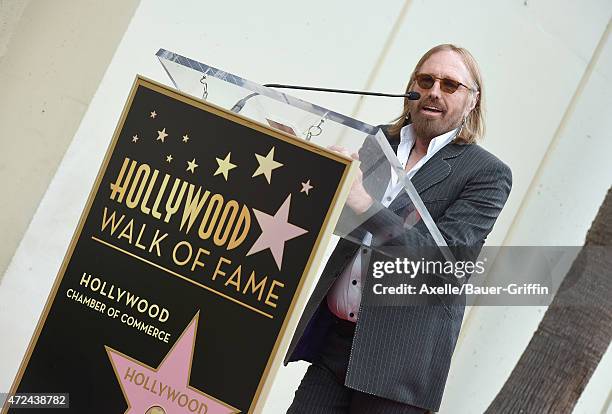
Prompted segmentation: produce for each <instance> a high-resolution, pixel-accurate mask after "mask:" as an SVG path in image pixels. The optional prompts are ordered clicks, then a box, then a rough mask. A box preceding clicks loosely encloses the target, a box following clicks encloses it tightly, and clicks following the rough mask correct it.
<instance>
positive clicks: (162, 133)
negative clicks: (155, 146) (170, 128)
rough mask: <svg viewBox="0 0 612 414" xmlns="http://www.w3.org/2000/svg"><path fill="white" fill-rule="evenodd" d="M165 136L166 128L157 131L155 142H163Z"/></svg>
mask: <svg viewBox="0 0 612 414" xmlns="http://www.w3.org/2000/svg"><path fill="white" fill-rule="evenodd" d="M167 136H168V134H166V128H164V129H162V130H161V131H157V141H161V142H165V141H164V139H165V138H166V137H167Z"/></svg>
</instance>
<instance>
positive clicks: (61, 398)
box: [0, 393, 69, 408]
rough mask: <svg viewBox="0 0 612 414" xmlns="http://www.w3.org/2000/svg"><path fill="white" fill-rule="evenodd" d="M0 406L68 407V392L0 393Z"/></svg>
mask: <svg viewBox="0 0 612 414" xmlns="http://www.w3.org/2000/svg"><path fill="white" fill-rule="evenodd" d="M0 406H2V407H6V408H69V398H68V394H62V393H18V394H8V393H0Z"/></svg>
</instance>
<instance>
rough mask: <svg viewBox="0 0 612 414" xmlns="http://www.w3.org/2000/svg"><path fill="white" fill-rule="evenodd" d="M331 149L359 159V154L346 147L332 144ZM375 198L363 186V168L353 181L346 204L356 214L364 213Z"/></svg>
mask: <svg viewBox="0 0 612 414" xmlns="http://www.w3.org/2000/svg"><path fill="white" fill-rule="evenodd" d="M328 148H329V149H330V150H332V151H335V152H338V153H340V154H342V155H346V156H347V157H350V158H353V159H355V160H359V155H358V154H356V153H353V154H349V152H348V150H347V149H346V148H344V147H340V146H338V145H332V146H331V147H328ZM373 202H374V200H372V197H370V195H369V194H368V192H367V191H366V189H365V187H364V186H363V173H362V172H361V169H359V170H358V171H357V175H356V177H355V180H354V181H353V185H352V186H351V190H350V192H349V195H348V197H347V199H346V204H347V205H348V206H349V207H350V208H351V210H353V211H354V212H355V213H356V214H363V213H365V211H366V210H367V209H368V208H370V206H371V205H372V203H373Z"/></svg>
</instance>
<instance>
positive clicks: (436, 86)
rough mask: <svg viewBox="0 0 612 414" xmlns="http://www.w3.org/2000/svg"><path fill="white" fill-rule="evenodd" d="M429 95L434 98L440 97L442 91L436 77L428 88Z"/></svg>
mask: <svg viewBox="0 0 612 414" xmlns="http://www.w3.org/2000/svg"><path fill="white" fill-rule="evenodd" d="M429 95H430V96H432V97H435V98H440V97H441V96H442V91H441V90H440V80H439V79H436V80H435V81H434V84H433V86H432V87H431V89H430V90H429Z"/></svg>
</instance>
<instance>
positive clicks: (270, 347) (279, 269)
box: [10, 78, 351, 414]
mask: <svg viewBox="0 0 612 414" xmlns="http://www.w3.org/2000/svg"><path fill="white" fill-rule="evenodd" d="M350 166H351V163H350V161H349V160H347V159H345V158H342V157H340V156H338V155H336V154H334V153H331V152H329V151H326V150H323V149H321V148H319V147H316V146H313V145H310V144H308V143H306V142H304V141H302V140H300V139H297V138H295V137H291V136H289V135H287V134H283V133H281V132H278V131H274V130H271V129H269V128H266V127H264V126H262V125H259V124H256V123H252V122H250V121H247V120H246V119H244V118H242V117H240V116H237V115H234V114H232V113H229V112H227V111H224V110H222V109H219V108H216V107H213V106H211V105H208V104H206V103H203V102H201V101H197V100H195V99H192V98H189V97H187V96H184V95H182V94H180V93H178V92H176V91H174V90H170V89H168V88H166V87H164V86H161V85H159V84H156V83H153V82H151V81H148V80H144V79H142V78H137V80H136V82H135V85H134V88H133V89H132V92H131V94H130V98H129V100H128V103H127V105H126V108H125V109H124V112H123V115H122V118H121V120H120V123H119V125H118V127H117V130H116V132H115V136H114V138H113V141H112V143H111V145H110V147H109V150H108V152H107V155H106V158H105V160H104V163H103V165H102V168H101V170H100V173H99V174H98V178H97V180H96V183H95V185H94V188H93V189H92V193H91V195H90V197H89V200H88V202H87V206H86V209H85V211H84V213H83V216H82V218H81V221H80V223H79V227H78V229H77V231H76V233H75V236H74V237H73V240H72V243H71V245H70V249H69V251H68V253H67V256H66V258H65V260H64V263H63V265H62V268H61V269H60V272H59V275H58V277H57V280H56V282H55V284H54V287H53V290H52V292H51V294H50V296H49V299H48V302H47V305H46V307H45V310H44V313H43V315H42V317H41V320H40V322H39V325H38V327H37V329H36V332H35V335H34V338H33V339H32V342H31V344H30V348H29V349H28V352H27V355H26V357H25V358H24V361H23V362H22V365H21V368H20V370H19V373H18V376H17V378H16V380H15V384H14V386H13V389H12V390H11V392H14V393H48V394H50V393H68V394H69V404H70V410H72V411H74V412H79V413H85V412H87V413H97V412H99V413H121V412H133V413H145V412H146V413H150V414H153V413H164V412H165V413H182V412H185V413H208V414H214V413H231V412H251V411H252V410H253V408H254V407H255V405H256V403H257V401H258V399H259V398H260V397H261V390H262V386H263V385H264V384H265V383H266V381H271V380H272V378H271V376H270V375H268V374H269V373H270V371H271V367H272V366H273V365H274V364H276V363H277V361H280V359H282V355H280V354H279V344H280V342H281V339H282V338H283V336H284V335H286V332H285V330H286V329H285V328H286V323H287V321H288V319H289V317H290V316H291V315H292V312H293V308H294V304H295V301H296V299H297V298H298V297H300V295H304V293H303V292H302V290H303V285H304V283H303V282H304V280H305V279H306V277H307V276H308V275H311V274H312V271H313V270H312V268H313V267H315V268H316V266H313V265H315V264H316V263H314V262H315V261H316V260H317V258H319V257H320V255H321V249H323V248H324V246H323V243H322V240H324V239H325V238H326V236H328V235H329V234H330V233H331V229H333V225H334V223H333V221H334V219H333V218H334V217H336V216H337V212H338V210H337V208H339V204H340V200H339V193H340V188H342V186H343V185H345V183H346V181H347V179H348V178H347V177H348V176H349V167H350ZM10 411H12V410H10Z"/></svg>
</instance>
